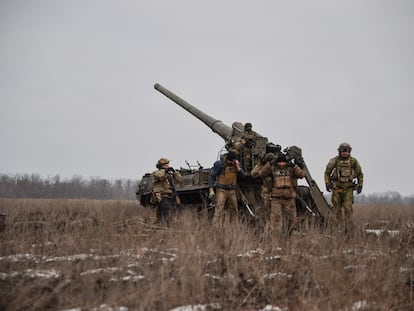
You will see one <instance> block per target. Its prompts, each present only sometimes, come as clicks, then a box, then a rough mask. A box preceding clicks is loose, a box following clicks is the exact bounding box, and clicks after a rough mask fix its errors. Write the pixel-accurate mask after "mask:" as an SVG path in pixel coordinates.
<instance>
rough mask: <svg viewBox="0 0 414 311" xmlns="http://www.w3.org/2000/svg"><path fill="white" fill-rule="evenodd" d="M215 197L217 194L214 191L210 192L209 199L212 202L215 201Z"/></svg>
mask: <svg viewBox="0 0 414 311" xmlns="http://www.w3.org/2000/svg"><path fill="white" fill-rule="evenodd" d="M215 196H216V194H215V193H214V191H213V190H212V191H210V193H209V194H208V198H209V199H210V200H213V199H214V197H215Z"/></svg>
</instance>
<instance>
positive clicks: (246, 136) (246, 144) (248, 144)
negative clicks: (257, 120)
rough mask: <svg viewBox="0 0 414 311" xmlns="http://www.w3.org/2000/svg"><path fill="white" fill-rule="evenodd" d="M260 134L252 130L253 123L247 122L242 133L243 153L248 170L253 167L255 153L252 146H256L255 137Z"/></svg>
mask: <svg viewBox="0 0 414 311" xmlns="http://www.w3.org/2000/svg"><path fill="white" fill-rule="evenodd" d="M258 136H259V135H258V134H257V133H256V132H255V131H253V130H252V124H251V123H249V122H248V123H246V124H245V125H244V130H243V133H242V140H241V141H242V145H243V150H244V152H243V154H244V164H245V168H246V169H247V171H248V172H250V171H251V170H252V168H253V155H252V148H253V147H254V146H255V140H254V139H255V138H256V137H258Z"/></svg>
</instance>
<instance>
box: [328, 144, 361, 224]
mask: <svg viewBox="0 0 414 311" xmlns="http://www.w3.org/2000/svg"><path fill="white" fill-rule="evenodd" d="M344 150H349V151H348V154H347V155H346V156H342V155H341V152H342V151H344ZM351 150H352V148H351V147H350V146H349V144H346V143H343V144H341V145H340V146H339V148H338V152H339V155H338V156H336V157H334V158H332V159H330V160H329V162H328V164H327V166H326V169H325V174H324V180H325V184H326V189H327V191H331V190H332V205H333V208H334V210H335V213H336V221H337V222H338V223H339V224H341V226H343V229H344V230H345V231H348V230H349V229H350V228H351V227H352V219H351V218H352V204H353V203H354V190H357V192H358V193H360V192H361V191H362V186H363V182H364V174H363V173H362V169H361V165H360V164H359V162H358V160H357V159H355V158H353V157H351V155H350V152H351Z"/></svg>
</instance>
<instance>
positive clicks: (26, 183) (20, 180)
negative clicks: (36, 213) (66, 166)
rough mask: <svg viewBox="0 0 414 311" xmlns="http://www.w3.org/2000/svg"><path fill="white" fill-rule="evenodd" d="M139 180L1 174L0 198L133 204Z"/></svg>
mask: <svg viewBox="0 0 414 311" xmlns="http://www.w3.org/2000/svg"><path fill="white" fill-rule="evenodd" d="M137 183H138V181H137V180H130V179H116V180H107V179H103V178H95V177H92V178H89V179H84V178H82V177H80V176H73V177H71V178H61V177H60V176H59V175H55V176H53V177H48V178H42V177H41V176H40V175H38V174H23V175H19V174H17V175H14V176H10V175H4V174H0V198H43V199H95V200H134V199H135V189H136V186H137Z"/></svg>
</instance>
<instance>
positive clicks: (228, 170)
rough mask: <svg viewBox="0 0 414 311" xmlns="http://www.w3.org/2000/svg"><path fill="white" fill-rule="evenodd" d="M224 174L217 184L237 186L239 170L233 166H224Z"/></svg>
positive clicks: (220, 176) (218, 178) (219, 177)
mask: <svg viewBox="0 0 414 311" xmlns="http://www.w3.org/2000/svg"><path fill="white" fill-rule="evenodd" d="M224 167H225V168H224V174H223V175H219V176H218V177H217V183H218V184H221V185H233V186H235V185H236V184H237V169H236V168H235V167H234V165H233V164H227V163H225V164H224Z"/></svg>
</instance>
